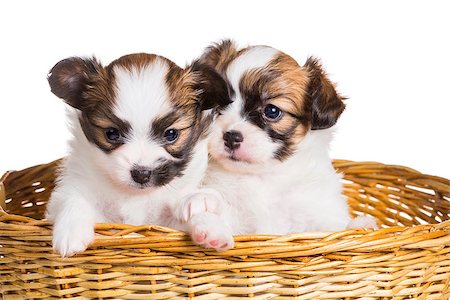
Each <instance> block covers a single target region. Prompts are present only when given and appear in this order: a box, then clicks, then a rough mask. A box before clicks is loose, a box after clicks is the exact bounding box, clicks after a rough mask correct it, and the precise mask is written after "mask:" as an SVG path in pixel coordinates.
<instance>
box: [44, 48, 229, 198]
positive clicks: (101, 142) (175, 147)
mask: <svg viewBox="0 0 450 300" xmlns="http://www.w3.org/2000/svg"><path fill="white" fill-rule="evenodd" d="M212 77H219V76H218V75H217V74H215V72H214V71H213V70H212V69H210V68H201V67H199V65H198V64H197V65H193V66H191V67H188V68H187V69H186V70H183V69H181V68H180V67H178V66H176V65H175V64H174V63H173V62H171V61H169V60H168V59H166V58H163V57H161V56H157V55H151V54H132V55H127V56H123V57H121V58H119V59H117V60H115V61H113V62H112V63H111V64H109V65H108V66H106V67H103V66H102V65H101V64H100V63H99V62H98V61H97V60H96V59H95V58H88V59H85V58H78V57H73V58H68V59H65V60H62V61H60V62H59V63H58V64H56V65H55V66H54V67H53V68H52V70H51V71H50V74H49V77H48V80H49V83H50V86H51V89H52V92H53V93H54V94H55V95H56V96H58V97H60V98H62V99H64V101H65V102H66V103H68V104H69V105H71V106H73V107H74V108H76V109H77V110H78V111H79V113H78V121H79V123H80V126H81V128H82V131H83V134H84V136H85V137H86V139H87V140H88V141H89V147H88V148H89V149H86V150H85V151H86V153H87V154H86V155H88V156H89V157H90V158H91V159H92V161H93V162H94V164H95V166H93V168H95V169H96V170H98V171H99V176H107V177H108V178H109V179H110V180H111V181H113V183H115V184H116V185H118V186H121V187H123V188H125V189H129V190H139V189H144V188H152V187H153V188H157V187H160V186H163V185H167V184H169V183H170V182H171V181H172V180H173V179H174V178H176V177H180V176H182V175H183V171H184V170H185V168H186V166H187V165H188V164H189V162H190V159H191V157H192V154H193V151H194V147H195V145H196V143H197V141H198V140H199V139H200V138H201V137H202V134H204V132H205V131H206V129H207V128H208V126H209V124H210V122H211V118H212V116H211V114H209V115H207V114H205V113H204V112H202V111H204V110H206V109H211V108H214V107H216V106H220V105H219V103H220V101H219V99H221V100H222V103H225V104H226V103H227V102H228V101H229V100H228V97H227V94H226V85H225V83H223V85H222V88H223V93H222V94H220V93H219V92H217V91H218V90H219V89H218V88H217V89H216V90H214V92H217V94H215V95H211V93H213V92H211V89H209V87H208V85H211V84H210V81H211V78H212ZM219 80H220V77H219ZM216 81H217V79H215V81H214V82H216ZM214 86H215V87H217V86H218V85H217V83H215V84H214ZM219 86H220V84H219ZM206 96H207V97H206ZM211 99H214V100H215V101H216V102H214V103H212V102H211ZM75 142H76V141H75Z"/></svg>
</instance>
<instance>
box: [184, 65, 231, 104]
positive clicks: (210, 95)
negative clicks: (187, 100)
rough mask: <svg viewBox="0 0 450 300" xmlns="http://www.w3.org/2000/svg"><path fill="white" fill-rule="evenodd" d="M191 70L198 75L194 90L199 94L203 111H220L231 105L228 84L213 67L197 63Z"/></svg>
mask: <svg viewBox="0 0 450 300" xmlns="http://www.w3.org/2000/svg"><path fill="white" fill-rule="evenodd" d="M190 68H191V70H192V71H193V72H195V73H196V74H197V79H198V80H197V83H196V85H195V87H194V88H195V90H197V91H198V93H199V102H200V108H201V110H207V109H212V108H215V109H218V110H220V109H223V108H225V107H226V106H227V105H228V104H230V103H231V99H230V96H229V94H228V86H227V83H226V82H225V80H224V79H223V78H222V76H220V75H219V73H217V72H216V71H215V70H214V69H213V68H212V67H210V66H208V65H205V64H202V63H200V62H199V61H195V62H194V63H192V65H191V66H190Z"/></svg>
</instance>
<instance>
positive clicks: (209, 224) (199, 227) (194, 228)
mask: <svg viewBox="0 0 450 300" xmlns="http://www.w3.org/2000/svg"><path fill="white" fill-rule="evenodd" d="M189 232H190V234H191V238H192V240H193V241H194V243H196V244H197V245H200V246H203V247H205V248H208V249H214V250H216V251H225V250H228V249H231V248H233V247H234V240H233V235H232V233H231V230H230V228H229V227H228V226H227V225H225V224H224V222H223V221H222V220H220V218H219V217H218V216H217V215H215V214H212V213H208V212H205V213H201V214H196V215H194V216H193V217H192V218H191V219H190V221H189Z"/></svg>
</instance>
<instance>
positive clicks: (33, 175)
mask: <svg viewBox="0 0 450 300" xmlns="http://www.w3.org/2000/svg"><path fill="white" fill-rule="evenodd" d="M58 163H59V161H55V162H52V163H50V164H46V165H40V166H35V167H31V168H28V169H25V170H22V171H18V172H11V173H9V174H5V176H4V177H3V178H2V179H1V181H0V182H1V184H0V204H1V203H2V202H4V205H5V204H6V206H5V207H6V208H5V211H3V210H2V209H0V293H1V295H2V296H3V299H41V298H45V299H60V298H73V299H169V298H170V299H172V298H173V299H186V298H188V299H191V298H192V299H236V298H254V299H270V298H277V299H284V298H293V297H295V298H296V299H354V298H356V299H448V298H449V297H450V182H449V180H447V179H443V178H440V177H436V176H430V175H424V174H421V173H419V172H417V171H414V170H412V169H409V168H406V167H401V166H388V165H383V164H380V163H373V162H365V163H357V162H351V161H344V160H336V161H334V166H335V167H336V169H337V170H338V172H342V173H344V181H345V186H344V194H345V196H346V197H347V198H348V203H349V205H350V207H351V211H352V214H353V215H358V214H370V215H372V216H374V217H376V218H377V220H378V222H379V224H380V225H381V226H382V229H380V230H377V231H372V230H362V229H354V230H347V231H341V232H336V233H325V232H315V233H314V232H306V233H298V234H292V235H287V236H270V235H247V236H237V237H235V242H236V247H235V248H234V249H231V250H229V251H226V252H221V253H217V252H214V251H210V250H205V249H203V248H200V247H198V246H195V245H193V244H192V242H191V241H190V240H189V238H188V236H187V235H186V234H185V233H183V232H179V231H176V230H173V229H170V228H164V227H159V226H153V225H144V226H130V225H126V224H97V225H96V241H95V243H94V244H93V245H92V246H91V247H89V249H88V250H87V251H86V252H84V253H81V254H79V255H76V256H74V257H71V258H66V259H62V258H60V257H59V256H58V255H56V254H53V253H52V249H51V225H50V224H49V223H48V222H47V221H45V220H42V217H43V214H44V211H45V204H46V202H47V200H48V197H49V195H50V193H51V190H52V188H53V187H54V179H55V171H56V169H57V165H58Z"/></svg>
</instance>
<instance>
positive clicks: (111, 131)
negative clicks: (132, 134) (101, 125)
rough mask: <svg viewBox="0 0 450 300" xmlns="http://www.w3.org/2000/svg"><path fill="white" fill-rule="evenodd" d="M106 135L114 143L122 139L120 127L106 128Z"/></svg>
mask: <svg viewBox="0 0 450 300" xmlns="http://www.w3.org/2000/svg"><path fill="white" fill-rule="evenodd" d="M105 136H106V139H107V140H108V141H109V142H110V143H114V144H117V143H120V142H121V140H122V134H121V133H120V131H119V129H117V128H113V127H110V128H107V129H105Z"/></svg>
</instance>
